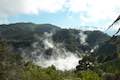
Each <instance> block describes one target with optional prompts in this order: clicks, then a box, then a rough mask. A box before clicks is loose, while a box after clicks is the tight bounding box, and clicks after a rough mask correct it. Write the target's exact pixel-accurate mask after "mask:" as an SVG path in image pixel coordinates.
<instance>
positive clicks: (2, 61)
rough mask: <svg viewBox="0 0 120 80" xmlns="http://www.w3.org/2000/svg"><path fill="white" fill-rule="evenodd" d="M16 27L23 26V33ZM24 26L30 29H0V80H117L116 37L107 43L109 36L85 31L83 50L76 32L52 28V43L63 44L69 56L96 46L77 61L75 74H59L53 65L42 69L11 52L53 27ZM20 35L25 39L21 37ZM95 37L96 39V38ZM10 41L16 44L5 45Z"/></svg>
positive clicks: (119, 57)
mask: <svg viewBox="0 0 120 80" xmlns="http://www.w3.org/2000/svg"><path fill="white" fill-rule="evenodd" d="M18 25H21V26H23V27H24V29H23V30H24V31H23V30H22V29H21V26H18ZM27 25H28V24H27ZM11 26H13V24H12V25H11ZM28 26H32V28H30V29H29V28H28V27H26V24H17V28H16V25H14V27H15V28H13V27H12V28H13V29H11V27H9V29H8V27H7V25H4V26H2V27H0V29H1V30H2V31H1V34H2V36H1V37H2V39H0V80H120V50H119V49H120V45H119V44H120V38H119V36H118V37H117V39H115V40H113V41H110V42H108V41H107V40H108V39H109V38H110V36H108V35H106V34H104V33H102V32H100V31H92V32H91V31H86V32H85V34H87V35H88V38H87V42H88V44H89V45H87V46H86V45H82V44H80V43H79V41H78V37H76V35H77V34H78V33H79V31H78V30H74V29H70V30H67V29H60V28H55V29H56V30H57V32H55V34H54V35H53V37H52V38H53V40H54V41H55V42H56V43H57V42H64V43H65V46H66V48H67V49H68V50H70V51H72V52H74V50H78V51H80V52H81V50H83V49H85V50H86V49H87V50H90V49H91V48H93V47H94V45H97V44H100V48H99V49H97V50H95V52H93V53H89V52H88V53H89V54H85V55H84V56H83V58H82V59H81V60H79V65H78V66H76V69H75V70H71V71H60V70H57V69H56V68H55V66H54V65H53V66H51V67H48V68H42V67H40V66H37V65H35V64H34V63H33V62H32V61H25V60H24V59H23V57H21V55H20V54H19V52H17V50H16V49H14V48H17V47H24V48H25V47H26V46H27V47H28V46H31V45H30V43H32V42H33V41H35V39H34V37H33V36H31V35H33V33H35V34H37V33H39V35H41V36H42V34H43V32H46V31H47V32H50V31H49V30H50V29H52V30H53V27H49V26H50V25H48V24H47V25H45V27H47V28H43V27H42V28H41V27H38V26H40V25H37V26H36V28H35V24H29V25H28ZM42 26H43V25H42ZM51 26H52V25H51ZM48 27H49V28H48ZM19 28H20V29H19ZM11 30H12V31H11ZM14 31H15V32H16V31H17V33H18V34H14ZM20 31H23V32H20ZM53 31H55V30H53ZM6 32H7V33H6ZM13 34H14V35H13ZM23 34H24V35H26V36H23ZM28 35H29V36H28ZM97 35H100V36H99V37H98V36H97ZM19 36H20V37H19ZM17 37H19V38H17ZM11 39H15V40H16V39H20V42H19V41H17V42H11V41H10V42H9V41H7V40H11ZM21 39H22V40H21ZM29 39H30V40H31V39H32V41H30V42H29V41H28V40H29ZM92 39H93V40H94V41H93V40H92ZM21 41H23V42H21ZM25 41H26V42H25ZM104 42H105V43H104ZM15 45H17V47H16V46H15ZM21 45H22V46H21ZM91 46H92V47H91ZM48 52H49V51H48ZM82 52H84V50H83V51H82ZM48 54H49V53H48Z"/></svg>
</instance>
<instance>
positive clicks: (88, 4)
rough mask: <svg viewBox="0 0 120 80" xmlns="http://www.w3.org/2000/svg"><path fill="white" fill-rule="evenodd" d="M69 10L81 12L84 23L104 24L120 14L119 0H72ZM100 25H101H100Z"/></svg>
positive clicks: (81, 19)
mask: <svg viewBox="0 0 120 80" xmlns="http://www.w3.org/2000/svg"><path fill="white" fill-rule="evenodd" d="M68 9H69V11H71V12H73V13H80V21H81V23H82V25H98V24H97V23H99V24H100V23H101V24H100V26H103V23H104V26H105V25H107V24H110V23H111V22H112V21H113V20H114V19H115V18H116V17H117V16H118V15H119V14H120V1H119V0H70V1H69V8H68ZM100 26H99V27H100Z"/></svg>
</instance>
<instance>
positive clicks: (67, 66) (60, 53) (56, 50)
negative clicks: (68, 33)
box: [31, 33, 81, 71]
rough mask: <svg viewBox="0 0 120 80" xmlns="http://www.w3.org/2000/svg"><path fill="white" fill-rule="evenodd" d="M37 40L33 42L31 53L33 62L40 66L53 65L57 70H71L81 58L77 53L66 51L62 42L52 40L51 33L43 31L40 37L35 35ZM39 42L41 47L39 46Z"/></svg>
mask: <svg viewBox="0 0 120 80" xmlns="http://www.w3.org/2000/svg"><path fill="white" fill-rule="evenodd" d="M36 37H37V39H38V42H35V43H34V44H33V48H34V50H33V51H32V53H31V54H32V55H34V56H35V55H37V56H35V58H36V59H35V60H34V63H35V64H37V65H39V66H42V67H49V66H52V65H54V66H55V67H56V69H58V70H62V71H64V70H71V69H75V67H76V66H77V65H78V61H79V60H80V59H81V58H80V57H78V56H77V53H72V52H70V51H67V50H66V49H65V47H64V45H63V44H62V43H54V42H53V40H52V33H44V36H43V37H42V38H41V37H39V36H38V35H36ZM40 42H41V43H42V45H43V47H41V46H40Z"/></svg>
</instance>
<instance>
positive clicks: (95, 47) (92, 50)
mask: <svg viewBox="0 0 120 80" xmlns="http://www.w3.org/2000/svg"><path fill="white" fill-rule="evenodd" d="M98 48H99V45H96V46H94V48H93V49H91V50H90V52H91V53H93V52H94V51H95V50H96V49H98Z"/></svg>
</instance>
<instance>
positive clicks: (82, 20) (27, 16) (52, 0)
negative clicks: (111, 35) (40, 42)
mask: <svg viewBox="0 0 120 80" xmlns="http://www.w3.org/2000/svg"><path fill="white" fill-rule="evenodd" d="M119 14H120V0H0V24H8V23H16V22H33V23H37V24H43V23H50V24H54V25H58V26H60V27H63V28H77V29H83V30H96V29H97V30H102V31H104V30H105V29H106V28H107V27H108V26H109V25H110V24H111V23H112V22H113V21H114V20H115V19H116V18H117V16H118V15H119ZM118 27H119V26H118V25H116V26H115V27H114V28H113V29H111V32H114V31H115V30H117V29H118Z"/></svg>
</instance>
